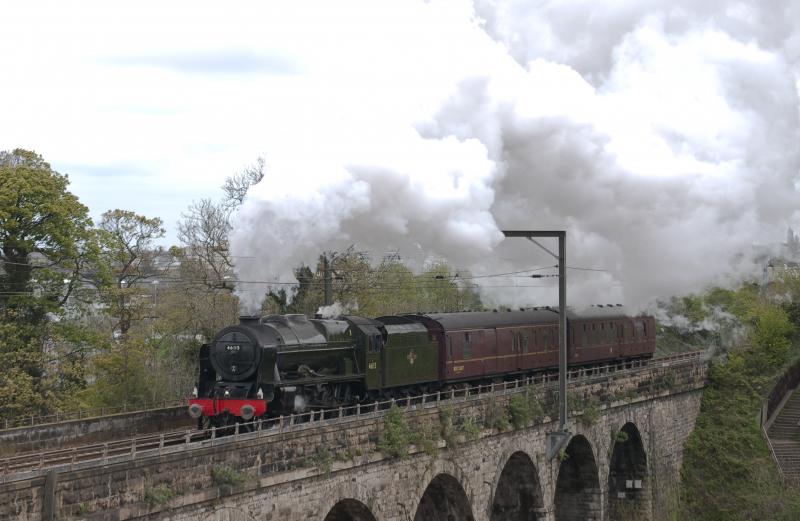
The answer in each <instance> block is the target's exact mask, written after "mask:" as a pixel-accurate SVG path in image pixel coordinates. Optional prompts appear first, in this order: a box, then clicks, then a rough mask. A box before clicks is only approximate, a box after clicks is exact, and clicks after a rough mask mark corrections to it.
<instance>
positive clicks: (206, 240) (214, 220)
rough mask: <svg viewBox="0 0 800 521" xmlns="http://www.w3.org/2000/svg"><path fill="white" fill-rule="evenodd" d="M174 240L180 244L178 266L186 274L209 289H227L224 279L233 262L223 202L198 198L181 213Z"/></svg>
mask: <svg viewBox="0 0 800 521" xmlns="http://www.w3.org/2000/svg"><path fill="white" fill-rule="evenodd" d="M181 217H182V220H181V221H180V222H179V223H178V240H180V242H181V243H182V244H183V245H184V248H183V250H182V259H181V260H182V264H183V263H185V266H182V268H186V270H185V271H187V274H188V275H190V277H191V278H192V279H194V280H196V281H198V282H200V283H202V284H204V285H206V286H208V287H209V288H223V289H225V288H228V286H227V284H226V282H225V277H226V276H228V274H230V272H231V270H232V268H233V262H232V259H231V257H230V252H229V251H228V233H229V232H230V229H231V225H230V211H229V210H228V208H227V207H226V206H225V204H224V203H214V202H213V201H212V200H211V199H200V201H197V202H194V203H192V204H191V205H190V206H189V209H188V210H187V212H186V213H182V214H181Z"/></svg>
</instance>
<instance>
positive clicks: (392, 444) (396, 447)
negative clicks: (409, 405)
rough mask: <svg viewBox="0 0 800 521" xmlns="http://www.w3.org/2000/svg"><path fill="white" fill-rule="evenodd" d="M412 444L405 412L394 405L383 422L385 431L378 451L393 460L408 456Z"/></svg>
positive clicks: (380, 437)
mask: <svg viewBox="0 0 800 521" xmlns="http://www.w3.org/2000/svg"><path fill="white" fill-rule="evenodd" d="M409 443H411V431H410V429H409V428H408V423H407V422H406V417H405V415H404V414H403V411H401V410H400V408H399V407H397V405H396V404H392V408H391V409H389V412H388V413H387V414H386V417H385V418H384V420H383V430H382V431H381V434H380V436H379V437H378V450H379V451H381V452H382V453H383V454H384V455H386V456H389V457H392V458H399V459H402V458H405V457H406V456H408V445H409Z"/></svg>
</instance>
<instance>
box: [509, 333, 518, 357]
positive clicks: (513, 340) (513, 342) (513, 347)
mask: <svg viewBox="0 0 800 521" xmlns="http://www.w3.org/2000/svg"><path fill="white" fill-rule="evenodd" d="M518 344H519V340H518V339H517V335H515V334H514V333H511V352H512V353H515V352H516V351H517V345H518Z"/></svg>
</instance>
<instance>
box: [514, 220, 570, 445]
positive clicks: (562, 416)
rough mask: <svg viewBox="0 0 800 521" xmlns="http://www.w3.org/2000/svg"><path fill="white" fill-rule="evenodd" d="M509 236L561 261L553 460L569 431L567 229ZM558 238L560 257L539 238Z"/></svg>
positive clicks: (551, 438) (551, 442)
mask: <svg viewBox="0 0 800 521" xmlns="http://www.w3.org/2000/svg"><path fill="white" fill-rule="evenodd" d="M503 235H505V236H506V237H523V238H525V239H528V240H529V241H531V242H532V243H534V244H536V245H537V246H539V247H540V248H541V249H543V250H544V251H546V252H547V253H549V254H550V255H552V256H553V257H555V258H556V259H557V260H558V431H556V432H548V433H547V458H548V459H553V458H555V457H556V456H557V455H558V453H559V452H560V451H561V450H562V449H563V447H564V445H565V444H566V442H567V441H568V440H569V436H570V433H569V431H568V430H567V232H566V231H564V230H560V231H559V230H554V231H542V230H524V231H515V230H503ZM541 237H553V238H557V239H558V255H556V254H555V253H553V252H552V251H550V250H549V249H547V248H545V247H544V246H542V244H540V243H539V241H537V240H536V238H541Z"/></svg>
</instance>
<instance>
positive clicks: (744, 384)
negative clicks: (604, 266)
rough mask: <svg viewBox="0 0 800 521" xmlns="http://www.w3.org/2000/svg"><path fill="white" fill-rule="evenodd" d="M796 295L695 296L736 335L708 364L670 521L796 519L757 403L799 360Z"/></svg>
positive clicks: (793, 495) (798, 510)
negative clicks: (728, 320) (734, 327)
mask: <svg viewBox="0 0 800 521" xmlns="http://www.w3.org/2000/svg"><path fill="white" fill-rule="evenodd" d="M778 292H780V293H778ZM795 293H797V292H796V291H794V288H792V287H789V288H788V289H787V287H785V286H780V287H773V288H770V293H769V294H766V295H765V294H764V293H763V292H759V289H758V288H757V287H755V286H752V285H751V286H745V287H743V288H741V289H739V290H737V291H727V290H721V289H715V290H712V291H710V292H708V293H707V294H705V295H703V296H701V297H695V298H697V299H699V300H700V304H701V306H700V309H701V310H706V312H708V313H710V312H711V311H710V310H712V309H713V310H714V312H715V313H719V312H723V313H724V314H726V315H727V316H729V317H733V318H734V319H735V320H736V321H737V322H738V323H739V325H740V335H739V336H738V341H737V342H735V343H734V345H733V346H728V347H727V349H726V350H725V351H723V352H719V353H717V354H716V356H715V357H714V360H713V362H712V368H711V371H710V375H709V378H710V384H709V387H708V388H707V389H706V391H705V393H704V395H703V401H702V404H701V410H700V415H699V417H698V419H697V424H696V427H695V430H694V432H693V433H692V435H691V436H690V438H689V440H688V441H687V444H686V447H685V451H684V463H683V469H682V476H681V477H682V483H681V497H680V501H679V507H678V509H677V511H676V512H675V513H674V516H673V518H674V519H676V520H678V519H680V520H686V519H691V520H698V521H717V520H719V521H722V520H725V521H736V520H786V521H789V520H798V519H800V495H798V491H797V490H790V489H786V488H785V487H784V486H783V485H782V483H781V482H780V480H779V477H778V472H777V469H776V468H775V464H774V462H773V460H772V457H771V455H770V453H769V449H768V447H767V444H766V441H765V440H764V439H763V437H762V434H761V428H760V425H759V422H758V414H759V411H760V408H761V404H762V401H763V400H764V398H765V397H766V396H767V395H768V394H769V392H770V390H771V389H772V386H773V385H774V383H775V381H776V380H777V379H778V378H779V377H780V376H781V375H782V374H783V372H784V370H785V368H786V367H788V366H789V365H791V364H792V363H793V362H794V361H796V360H797V358H798V355H800V342H799V341H798V338H797V336H796V334H797V330H798V328H797V324H795V323H794V320H792V319H793V318H794V314H793V309H794V304H793V302H795V300H794V298H793V296H794V295H795ZM778 294H780V295H781V298H780V299H778V298H776V296H775V295H778ZM770 295H772V296H770ZM703 319H705V317H703Z"/></svg>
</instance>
